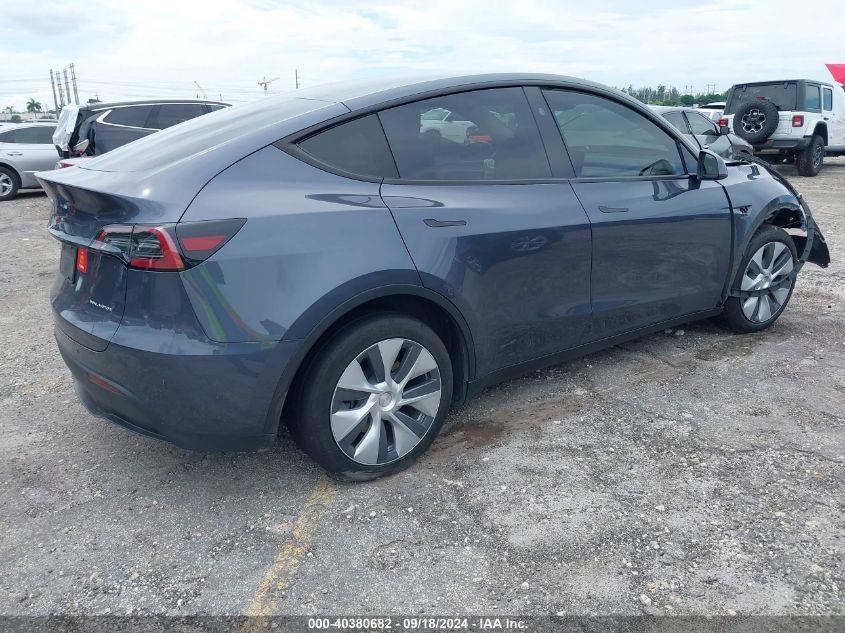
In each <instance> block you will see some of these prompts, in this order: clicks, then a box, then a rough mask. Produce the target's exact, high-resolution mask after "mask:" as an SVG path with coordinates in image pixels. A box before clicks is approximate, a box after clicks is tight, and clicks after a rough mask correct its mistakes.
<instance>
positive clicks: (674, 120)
mask: <svg viewBox="0 0 845 633" xmlns="http://www.w3.org/2000/svg"><path fill="white" fill-rule="evenodd" d="M663 118H664V119H666V120H667V121H669V123H671V124H672V125H674V126H675V127H676V128H678V129H679V130H680V131H681V132H683V133H684V134H688V133H689V132H687V122H686V121H684V115H683V114H681V113H680V112H667V113H666V114H664V115H663Z"/></svg>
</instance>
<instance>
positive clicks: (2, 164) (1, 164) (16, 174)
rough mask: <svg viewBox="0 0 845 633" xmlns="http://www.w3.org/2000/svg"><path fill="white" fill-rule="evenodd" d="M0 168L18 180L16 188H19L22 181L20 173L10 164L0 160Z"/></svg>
mask: <svg viewBox="0 0 845 633" xmlns="http://www.w3.org/2000/svg"><path fill="white" fill-rule="evenodd" d="M0 167H5V168H6V169H8V170H10V171H11V172H12V174H13V175H14V176H15V178H17V179H18V186H19V187H20V185H21V183H22V182H23V179H22V178H21V173H20V172H19V171H18V170H17V169H16V168H15V166H14V165H12V164H11V163H7V162H5V161H2V160H0Z"/></svg>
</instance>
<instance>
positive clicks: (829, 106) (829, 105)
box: [824, 88, 833, 110]
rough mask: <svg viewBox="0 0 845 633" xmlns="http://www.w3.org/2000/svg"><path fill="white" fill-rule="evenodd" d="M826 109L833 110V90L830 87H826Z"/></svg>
mask: <svg viewBox="0 0 845 633" xmlns="http://www.w3.org/2000/svg"><path fill="white" fill-rule="evenodd" d="M824 109H825V110H833V90H831V89H830V88H825V89H824Z"/></svg>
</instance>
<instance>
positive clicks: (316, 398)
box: [287, 312, 452, 481]
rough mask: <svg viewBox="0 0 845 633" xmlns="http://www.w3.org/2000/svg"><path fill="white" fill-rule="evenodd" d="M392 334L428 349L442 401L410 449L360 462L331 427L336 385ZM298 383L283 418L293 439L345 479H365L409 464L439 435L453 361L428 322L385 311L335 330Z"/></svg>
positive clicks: (400, 468) (326, 467)
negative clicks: (386, 459)
mask: <svg viewBox="0 0 845 633" xmlns="http://www.w3.org/2000/svg"><path fill="white" fill-rule="evenodd" d="M391 338H405V339H409V340H412V341H414V342H416V343H418V344H419V345H422V346H423V347H424V348H425V349H426V350H428V351H429V352H430V353H431V355H432V356H433V357H434V360H435V361H436V363H437V369H438V370H439V376H440V385H441V387H440V389H441V396H440V403H439V406H438V409H437V413H436V415H435V416H434V420H433V422H431V424H430V426H429V427H428V430H427V431H426V432H425V435H423V436H422V438H421V439H420V440H419V443H418V444H417V445H416V446H415V447H414V448H413V449H412V450H410V452H408V453H406V454H405V455H403V456H402V457H399V458H398V459H395V460H393V461H389V462H387V463H384V464H373V465H369V464H361V463H358V462H357V461H353V460H352V459H350V458H349V457H348V456H347V454H346V453H344V451H343V450H341V448H340V446H339V445H338V442H337V441H335V437H334V435H333V433H332V428H331V412H332V403H333V398H334V392H335V387H336V386H337V384H338V381H339V380H340V377H341V375H342V374H343V372H344V370H345V369H346V368H347V366H348V365H349V364H350V363H351V362H352V361H353V360H355V359H356V358H358V357H359V356H360V355H361V354H362V353H363V352H364V351H365V350H367V349H368V348H370V347H371V346H372V345H374V344H376V343H378V342H379V341H384V340H386V339H391ZM299 383H300V388H299V389H298V390H297V393H296V397H297V401H296V402H295V403H293V407H292V415H291V416H290V418H289V419H288V421H287V422H288V426H289V427H290V430H291V434H292V435H293V437H294V439H295V440H296V442H297V443H298V444H299V446H300V447H301V448H302V449H303V450H304V451H305V452H306V453H308V455H310V456H311V457H312V458H313V459H314V460H315V461H316V462H317V463H319V464H320V465H321V466H322V467H323V468H325V469H326V470H328V471H329V472H331V473H334V474H335V475H338V476H340V477H342V478H345V479H349V480H354V481H366V480H369V479H375V478H376V477H381V476H384V475H388V474H391V473H395V472H397V471H400V470H402V469H404V468H407V467H408V466H410V465H411V464H412V463H413V462H414V460H416V459H417V458H418V457H419V456H420V455H421V454H422V453H424V452H425V451H426V449H428V447H429V446H430V445H431V443H432V442H433V441H434V438H435V437H437V434H438V433H439V432H440V429H441V427H442V426H443V420H444V419H445V417H446V414H447V412H448V410H449V403H450V402H451V400H452V363H451V360H450V358H449V353H448V351H447V350H446V346H445V345H444V344H443V341H442V340H441V339H440V337H439V336H438V335H437V334H436V333H435V332H434V331H433V330H432V329H431V328H429V327H428V326H427V325H425V324H424V323H423V322H421V321H418V320H417V319H413V318H410V317H407V316H404V315H401V314H396V313H387V312H385V313H379V314H374V315H370V316H366V317H362V318H360V319H358V320H355V321H353V322H351V323H349V324H348V325H346V326H345V327H343V328H342V329H340V330H339V331H338V332H336V333H335V334H334V335H333V336H332V337H331V338H330V339H329V340H328V341H326V342H325V344H323V345H322V346H321V348H320V349H319V350H318V352H317V354H316V356H315V357H314V358H313V360H312V361H311V362H310V363H309V365H308V367H307V368H306V369H305V371H304V374H303V376H302V380H301V381H299ZM371 423H372V422H370V424H371Z"/></svg>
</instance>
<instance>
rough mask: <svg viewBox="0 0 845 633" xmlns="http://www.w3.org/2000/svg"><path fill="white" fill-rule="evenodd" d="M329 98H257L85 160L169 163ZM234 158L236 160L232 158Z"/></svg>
mask: <svg viewBox="0 0 845 633" xmlns="http://www.w3.org/2000/svg"><path fill="white" fill-rule="evenodd" d="M327 105H329V103H328V102H326V101H317V100H314V99H298V98H282V97H281V96H280V97H279V98H275V99H273V98H270V99H256V100H255V101H253V102H251V103H247V104H244V105H240V106H235V107H233V108H224V109H223V110H218V111H217V112H212V113H210V114H206V115H204V116H199V117H196V118H195V119H191V120H190V121H185V122H184V123H182V124H180V125H174V126H173V127H169V128H167V129H166V130H162V131H160V132H155V133H154V134H150V135H149V136H145V137H143V138H140V139H138V140H137V141H133V142H131V143H129V144H127V145H124V146H122V147H118V148H117V149H113V150H112V151H110V152H107V153H105V154H101V155H100V156H97V157H96V158H93V159H91V160H90V161H85V164H84V168H85V169H93V170H97V171H119V172H127V171H145V170H148V169H154V168H157V167H162V166H164V165H170V164H172V163H174V162H176V161H179V160H182V159H184V158H187V157H189V156H193V155H195V154H198V153H200V152H202V151H204V150H208V149H211V148H212V147H217V146H219V145H223V144H224V143H227V142H229V141H231V140H233V139H236V138H238V137H240V136H243V135H244V134H247V133H249V132H253V131H255V130H258V129H260V128H262V127H265V126H268V125H273V124H275V123H278V122H280V121H284V120H286V119H290V118H293V117H295V116H299V115H301V114H305V113H306V112H311V111H312V110H318V109H320V108H323V107H325V106H327ZM233 160H234V159H233Z"/></svg>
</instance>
